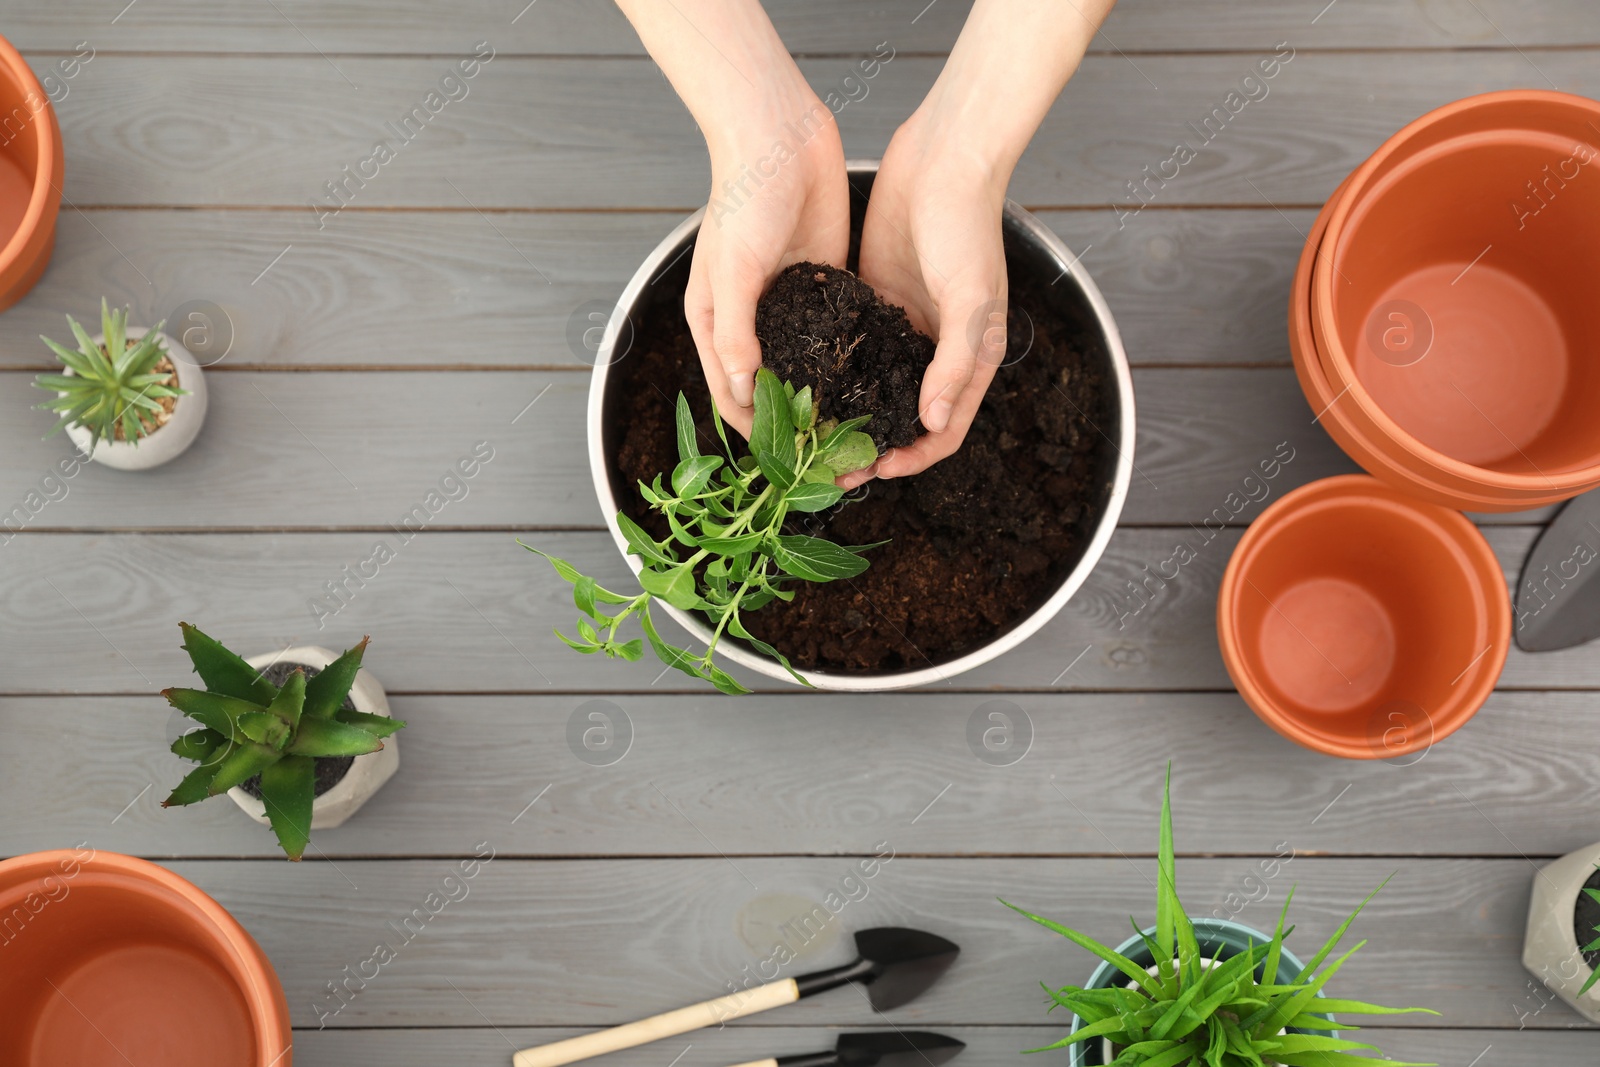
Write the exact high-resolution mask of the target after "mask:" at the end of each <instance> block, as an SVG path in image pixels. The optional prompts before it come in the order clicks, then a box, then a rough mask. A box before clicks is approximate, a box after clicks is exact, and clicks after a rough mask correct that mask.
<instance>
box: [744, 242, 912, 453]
mask: <svg viewBox="0 0 1600 1067" xmlns="http://www.w3.org/2000/svg"><path fill="white" fill-rule="evenodd" d="M756 337H757V339H759V340H760V342H761V363H762V366H764V367H766V368H768V369H769V370H771V371H772V372H773V373H774V374H776V375H777V376H778V377H779V378H781V379H782V380H783V381H786V382H792V383H793V384H794V387H795V388H796V389H800V388H803V387H805V386H810V387H811V395H812V396H813V398H815V400H816V402H817V411H818V414H819V415H820V416H821V417H822V418H823V419H837V420H839V421H841V422H842V421H844V420H845V419H850V418H855V417H856V416H858V415H871V416H872V421H871V422H870V423H868V424H867V425H866V426H865V427H864V430H863V432H865V433H866V434H867V435H868V436H870V437H871V438H872V441H873V443H874V444H876V445H877V446H878V451H879V452H880V453H882V452H883V451H885V450H886V449H889V448H901V447H904V446H905V445H909V444H911V443H912V442H913V441H915V440H916V439H917V438H918V437H920V436H921V435H922V434H923V433H924V432H925V431H924V430H923V427H922V423H921V422H920V421H919V420H918V418H917V401H918V398H919V396H920V394H921V392H922V375H923V372H924V371H925V370H926V369H927V366H928V364H929V363H930V362H931V361H932V360H933V348H934V344H933V338H931V337H929V336H928V335H927V334H924V333H921V332H919V331H917V330H916V329H914V328H913V327H912V325H911V322H910V320H909V319H907V318H906V313H905V312H904V311H903V310H901V309H900V308H898V307H895V306H894V305H893V304H888V303H885V302H884V301H883V300H882V299H880V298H879V296H878V294H877V291H876V290H874V289H873V288H872V286H870V285H868V284H867V283H866V282H864V281H862V280H861V279H860V278H857V277H856V276H855V275H854V274H851V273H850V272H849V271H847V270H840V269H839V268H837V267H829V266H825V265H823V264H819V263H796V264H795V265H794V266H792V267H789V268H788V269H787V270H785V271H784V272H783V273H781V274H779V275H778V276H777V277H776V278H774V279H773V280H772V284H771V285H770V286H768V287H767V291H766V292H765V293H763V294H762V296H761V301H760V302H759V303H758V304H757V305H756Z"/></svg>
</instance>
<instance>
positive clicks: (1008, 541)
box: [617, 264, 1111, 673]
mask: <svg viewBox="0 0 1600 1067" xmlns="http://www.w3.org/2000/svg"><path fill="white" fill-rule="evenodd" d="M1010 276H1011V278H1012V287H1011V292H1010V301H1009V302H1010V311H1009V316H1008V322H1007V338H1008V352H1007V357H1006V362H1005V365H1003V366H1002V367H1001V368H1000V369H999V371H998V372H997V374H996V375H995V380H994V383H993V384H992V385H991V386H990V388H989V391H988V394H987V395H986V397H985V400H984V402H983V405H982V407H981V408H980V409H979V411H978V415H977V417H976V419H975V420H974V422H973V425H972V429H971V431H970V432H969V433H968V435H967V439H966V443H965V444H964V445H963V446H962V448H961V449H960V450H959V451H958V452H957V453H956V454H955V455H954V456H951V457H950V458H948V459H946V460H944V461H942V462H940V463H938V464H935V465H934V466H933V467H931V468H929V469H928V470H927V471H925V472H923V473H922V474H920V475H917V476H915V477H911V478H897V479H892V480H888V481H872V482H868V483H867V484H866V485H865V486H863V487H861V488H860V489H857V490H855V491H854V492H852V493H851V494H850V497H851V498H854V499H853V502H851V503H848V504H841V505H840V506H838V507H836V508H835V509H833V510H832V511H829V512H825V513H821V514H817V515H810V516H797V517H796V521H795V526H794V529H795V531H796V532H805V533H811V534H813V535H815V536H820V537H826V538H828V539H830V540H833V541H837V542H839V543H841V544H867V543H871V542H874V541H881V540H885V539H888V540H889V541H890V543H889V544H887V545H884V546H883V547H881V548H876V549H873V550H872V551H871V552H870V553H868V556H869V558H870V559H871V566H870V567H869V568H868V569H867V571H866V572H865V573H863V574H861V575H860V576H858V577H856V578H854V579H851V580H848V581H838V582H830V583H827V584H820V585H819V584H810V583H800V584H799V585H798V586H797V587H796V596H795V599H794V600H793V601H792V602H789V603H784V602H781V601H776V602H773V603H772V604H769V605H768V606H767V607H765V608H763V609H761V610H760V611H759V612H752V613H751V614H749V615H747V616H746V617H745V619H744V622H745V625H746V626H747V627H748V628H749V629H750V631H751V632H752V633H754V634H755V635H756V636H757V637H759V638H761V639H763V640H765V641H767V642H769V643H770V644H772V645H773V646H774V647H776V648H778V649H779V650H780V651H782V652H783V653H784V654H785V655H787V656H788V657H789V658H790V660H791V661H792V662H793V663H794V664H795V665H796V666H798V667H802V668H812V669H823V670H831V671H841V672H851V673H868V672H890V671H896V670H906V669H916V668H920V667H927V666H930V665H934V664H938V663H942V662H948V661H949V660H951V659H953V658H955V657H956V656H959V655H961V654H963V653H965V652H968V651H971V650H973V649H975V648H977V647H979V646H981V645H982V644H984V643H986V642H987V641H989V640H991V639H993V638H994V637H995V636H996V635H998V634H1000V633H1002V632H1004V631H1005V630H1007V629H1009V628H1010V627H1011V626H1012V625H1014V624H1015V623H1017V622H1018V621H1020V620H1021V619H1022V618H1024V617H1025V616H1026V615H1028V614H1029V613H1030V612H1032V611H1033V610H1034V609H1035V608H1036V607H1038V606H1039V605H1040V604H1041V603H1042V602H1043V601H1044V600H1046V599H1047V598H1048V597H1049V596H1050V594H1051V593H1053V592H1054V591H1055V589H1056V588H1057V587H1058V586H1059V584H1060V582H1061V581H1062V580H1063V579H1064V578H1065V577H1066V575H1067V574H1068V573H1069V572H1070V571H1071V569H1072V567H1073V565H1074V564H1075V563H1076V562H1077V560H1078V558H1079V557H1080V555H1081V552H1082V549H1083V546H1084V545H1085V543H1086V542H1087V541H1088V539H1089V537H1090V536H1091V533H1092V531H1091V529H1090V523H1091V522H1092V520H1093V518H1094V516H1095V514H1096V513H1097V506H1098V505H1099V503H1100V501H1102V500H1104V499H1105V496H1106V487H1107V483H1108V481H1109V478H1110V473H1109V471H1110V469H1111V464H1110V462H1108V459H1107V455H1106V453H1107V452H1108V451H1110V449H1111V446H1110V444H1109V442H1108V441H1107V439H1106V438H1105V437H1104V436H1103V435H1102V434H1101V433H1100V431H1099V429H1097V427H1099V426H1104V425H1105V419H1106V410H1107V407H1108V402H1107V393H1108V388H1107V383H1106V382H1105V381H1104V380H1103V377H1102V374H1101V371H1100V367H1101V366H1103V365H1104V363H1103V358H1104V357H1103V355H1101V354H1100V353H1102V351H1103V348H1102V342H1101V340H1100V338H1099V336H1098V333H1097V332H1096V330H1095V326H1094V322H1093V319H1092V318H1090V317H1085V318H1084V320H1083V321H1077V319H1076V317H1074V316H1070V315H1069V314H1067V313H1063V312H1061V311H1059V310H1057V305H1055V304H1054V303H1052V301H1051V300H1050V299H1049V298H1048V295H1047V293H1046V291H1045V287H1044V285H1043V284H1042V283H1039V282H1034V281H1031V280H1030V278H1029V276H1028V274H1027V272H1026V271H1025V270H1023V269H1021V268H1019V267H1018V265H1016V264H1013V265H1012V268H1011V271H1010ZM800 282H801V283H804V282H805V279H804V278H801V279H800ZM813 284H816V285H818V286H819V288H821V287H822V286H823V284H824V283H815V282H814V275H813ZM833 284H834V283H833V282H832V281H829V282H828V283H827V288H826V293H827V300H828V301H829V302H832V301H833V300H834V299H835V298H834V293H835V292H836V290H835V289H834V288H833ZM844 299H845V300H846V304H845V307H846V308H847V309H853V308H855V307H858V306H860V305H858V304H854V303H852V301H854V300H856V299H857V298H855V297H853V296H851V294H850V290H849V288H848V287H846V291H845V296H844ZM682 305H683V299H682V289H681V287H679V286H673V285H657V286H656V288H655V296H654V297H653V300H652V303H651V306H650V308H649V310H648V311H647V312H646V314H645V316H644V318H643V321H642V323H641V324H640V326H639V331H638V335H637V337H636V339H635V341H634V344H633V353H632V354H630V355H629V356H628V358H627V359H626V360H625V361H624V362H622V363H621V364H620V365H619V366H618V368H617V373H619V375H620V376H621V377H622V378H623V380H624V383H625V385H626V389H625V392H624V394H623V398H622V404H621V406H620V410H619V412H618V415H619V421H620V423H621V425H622V426H623V427H624V428H625V429H624V432H623V436H622V439H621V441H620V443H619V447H618V452H617V462H618V465H619V467H620V469H621V471H622V473H623V475H624V476H625V477H626V479H627V482H628V485H630V486H631V485H633V484H635V483H636V482H637V481H639V480H643V481H646V482H648V481H650V480H651V479H652V478H654V477H655V475H656V474H658V473H662V472H670V471H671V470H672V468H673V466H674V465H675V463H676V462H677V450H676V439H675V436H674V424H673V401H674V400H675V398H676V396H677V394H678V393H679V392H680V391H681V392H683V393H684V394H685V395H686V396H687V397H688V398H689V403H690V406H691V408H692V409H693V411H694V412H695V413H696V416H697V417H698V418H699V420H700V431H701V439H702V442H703V445H702V447H704V448H707V449H710V448H712V447H713V445H712V442H715V441H716V435H715V431H714V430H713V428H712V425H711V416H710V411H711V399H710V396H709V394H708V393H707V391H706V387H705V381H704V379H703V378H702V377H701V371H700V362H699V358H698V356H697V355H696V351H695V346H694V340H693V338H692V337H691V336H690V333H689V327H688V323H687V322H686V321H685V319H684V316H683V306H682ZM834 306H837V305H834ZM869 314H871V313H870V312H868V311H867V310H866V309H865V308H863V309H862V310H861V313H860V316H859V318H861V319H864V318H866V317H867V316H868V315H869ZM835 317H836V319H837V317H838V315H837V312H835ZM821 325H824V326H825V325H827V323H826V322H824V323H822V324H821ZM768 328H769V329H771V328H772V327H771V326H769V327H768ZM814 328H815V324H814ZM847 330H848V327H847V328H846V332H847ZM839 335H840V334H839V332H838V331H837V330H836V331H835V336H839ZM812 336H813V337H822V336H824V335H819V334H812ZM851 336H852V337H853V336H854V335H851ZM763 341H764V342H766V343H769V344H770V343H775V342H776V341H777V338H776V337H775V336H772V335H771V334H770V333H769V334H767V335H763ZM791 341H792V338H791ZM833 343H834V342H833V341H831V340H826V339H825V344H824V348H830V347H831V346H832V345H833ZM864 343H865V342H863V344H864ZM806 344H807V345H808V346H809V342H806ZM791 347H792V346H791ZM808 351H809V348H808ZM897 351H898V352H899V355H898V357H897V358H898V359H899V360H900V361H902V363H901V366H900V367H899V368H898V369H893V368H891V369H889V370H888V371H880V372H879V385H880V389H881V388H882V386H883V385H885V384H887V386H888V391H887V394H886V395H887V399H888V400H889V402H890V403H891V405H892V404H893V403H894V402H895V398H896V397H897V396H899V395H900V394H901V393H902V391H903V390H908V391H907V392H906V393H905V395H909V397H910V398H911V403H912V404H913V414H914V405H915V402H916V397H917V396H918V392H919V390H920V387H921V380H922V369H923V365H925V364H916V365H913V364H912V361H913V360H915V359H918V358H921V352H922V349H921V348H920V346H918V345H916V344H913V343H909V342H908V343H907V344H905V345H904V346H901V347H899V348H898V349H897ZM777 358H782V356H781V354H780V355H779V356H778V357H777ZM775 361H776V360H775ZM901 383H914V384H907V385H902V384H901ZM884 395H885V394H883V393H882V392H880V399H881V398H882V397H883V396H884ZM892 410H893V409H892ZM863 413H865V412H863ZM877 421H878V420H876V419H875V420H874V423H876V422H877ZM889 421H890V422H891V423H892V426H891V427H885V428H881V429H882V432H884V433H885V435H886V437H887V435H888V434H890V433H893V432H895V431H896V430H899V429H901V428H903V423H902V422H900V421H896V420H893V419H891V420H889ZM874 429H875V427H874V426H869V427H868V431H869V432H872V431H873V430H874ZM622 500H623V507H624V509H625V510H626V511H627V512H628V514H629V515H630V516H631V517H632V518H633V519H634V520H635V521H637V522H639V523H640V524H641V525H643V526H644V527H645V528H646V529H647V530H650V531H651V532H652V533H653V535H654V536H656V537H663V538H664V537H666V536H667V535H668V532H669V531H668V529H667V526H666V523H665V520H664V519H663V518H662V517H661V516H659V515H657V514H655V513H654V512H652V511H650V509H649V507H648V506H647V505H646V504H645V503H644V502H643V501H642V500H640V499H639V497H638V495H637V493H633V492H628V493H624V494H622ZM802 519H803V520H804V521H801V520H802Z"/></svg>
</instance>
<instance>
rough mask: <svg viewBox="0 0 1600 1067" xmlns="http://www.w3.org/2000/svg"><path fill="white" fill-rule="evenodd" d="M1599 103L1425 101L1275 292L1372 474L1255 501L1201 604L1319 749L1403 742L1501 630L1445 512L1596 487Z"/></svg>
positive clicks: (1506, 634) (1480, 694)
mask: <svg viewBox="0 0 1600 1067" xmlns="http://www.w3.org/2000/svg"><path fill="white" fill-rule="evenodd" d="M1596 145H1600V104H1597V103H1596V102H1594V101H1592V100H1586V99H1584V98H1582V97H1576V96H1569V95H1566V94H1563V93H1552V92H1540V91H1531V90H1530V91H1522V90H1519V91H1512V92H1499V93H1489V94H1485V95H1483V96H1475V97H1470V98H1468V99H1466V100H1461V101H1457V102H1456V103H1453V104H1450V105H1448V106H1446V107H1442V108H1440V109H1439V110H1437V111H1434V112H1432V113H1430V114H1428V115H1425V116H1423V117H1422V118H1420V119H1418V120H1417V121H1416V122H1413V123H1412V124H1411V125H1409V126H1407V127H1406V128H1404V129H1403V130H1401V131H1400V132H1399V133H1397V134H1395V135H1394V136H1393V137H1391V138H1390V139H1389V140H1388V141H1387V142H1386V143H1385V144H1384V145H1383V146H1382V147H1381V148H1379V150H1378V151H1377V152H1376V153H1374V154H1373V156H1372V157H1371V158H1370V159H1368V160H1367V161H1366V162H1365V163H1364V164H1362V165H1361V167H1360V168H1358V169H1357V170H1356V171H1355V173H1353V174H1351V175H1350V177H1349V178H1347V179H1346V180H1345V181H1344V183H1343V184H1342V185H1341V186H1340V187H1339V189H1338V191H1337V192H1335V193H1334V195H1333V197H1332V199H1330V200H1329V201H1328V203H1327V204H1326V206H1324V208H1323V209H1322V212H1321V214H1320V215H1319V216H1318V217H1317V220H1316V224H1315V226H1314V227H1313V229H1312V231H1311V234H1310V237H1309V239H1308V240H1307V242H1306V246H1305V250H1304V252H1303V253H1302V254H1301V257H1300V264H1299V269H1298V270H1297V272H1296V274H1295V279H1294V289H1293V293H1292V295H1291V297H1290V308H1289V334H1290V346H1291V349H1292V351H1293V354H1294V364H1295V372H1296V374H1297V375H1298V376H1299V378H1300V385H1301V388H1303V389H1304V390H1305V394H1306V398H1307V400H1308V401H1309V402H1310V404H1311V408H1312V410H1313V411H1314V412H1315V413H1316V419H1317V421H1318V422H1320V423H1321V424H1322V426H1323V427H1325V428H1326V429H1327V431H1328V433H1329V434H1330V435H1331V436H1332V437H1333V439H1334V440H1335V441H1336V442H1338V444H1339V445H1340V446H1341V447H1342V448H1343V449H1344V450H1345V451H1346V452H1347V453H1349V455H1350V456H1351V458H1353V459H1354V460H1355V461H1356V462H1357V463H1359V464H1361V466H1362V467H1364V468H1366V470H1367V471H1368V472H1369V473H1370V474H1371V475H1372V476H1373V477H1372V478H1366V477H1353V476H1352V477H1345V478H1333V479H1327V480H1326V481H1323V482H1318V483H1314V484H1313V485H1308V486H1305V487H1303V488H1301V489H1299V490H1296V491H1295V492H1293V493H1290V494H1288V495H1287V496H1285V497H1284V498H1283V499H1281V500H1280V501H1278V503H1276V504H1275V505H1273V506H1272V507H1270V508H1268V509H1267V511H1266V512H1264V513H1263V514H1262V515H1261V517H1260V518H1259V519H1257V520H1256V522H1255V523H1253V524H1252V525H1251V527H1250V529H1249V530H1248V531H1247V532H1246V534H1245V536H1244V538H1243V539H1242V540H1241V541H1240V543H1239V546H1238V548H1237V550H1236V551H1235V553H1234V557H1233V559H1232V560H1231V561H1230V562H1229V565H1228V570H1227V573H1226V574H1225V576H1224V578H1223V583H1222V590H1221V594H1220V596H1219V598H1218V608H1217V624H1218V634H1219V638H1220V643H1221V646H1222V654H1223V660H1224V662H1225V663H1226V665H1227V667H1228V672H1229V674H1230V675H1231V676H1232V677H1233V680H1234V682H1235V684H1236V685H1237V686H1238V688H1239V692H1240V694H1241V695H1242V696H1243V697H1244V699H1245V701H1246V702H1247V703H1248V704H1249V705H1250V707H1251V708H1252V709H1253V710H1254V711H1255V712H1256V713H1257V714H1258V715H1259V716H1260V717H1261V718H1262V719H1263V720H1264V721H1265V722H1267V723H1268V724H1269V725H1270V726H1272V727H1273V728H1274V729H1275V730H1277V731H1278V732H1280V733H1282V734H1284V735H1285V736H1286V737H1289V738H1290V739H1292V740H1294V741H1297V742H1299V743H1300V744H1303V745H1306V746H1307V747H1310V748H1314V749H1317V750H1318V751H1322V752H1326V753H1328V754H1330V755H1338V756H1345V757H1349V758H1367V759H1372V758H1391V759H1393V758H1401V759H1404V760H1415V759H1420V758H1421V757H1422V755H1423V754H1425V753H1426V751H1427V750H1428V748H1429V747H1430V746H1431V745H1432V744H1434V743H1435V742H1436V741H1438V740H1440V739H1441V738H1443V737H1445V736H1446V735H1448V734H1449V733H1451V732H1453V731H1454V730H1456V729H1457V728H1459V727H1460V726H1461V725H1462V724H1463V723H1465V722H1466V721H1467V720H1468V719H1470V718H1471V717H1472V715H1473V714H1474V713H1476V711H1477V710H1478V708H1479V707H1480V706H1481V705H1482V704H1483V702H1484V700H1485V699H1487V697H1488V695H1489V693H1490V692H1492V690H1493V688H1494V685H1495V682H1496V681H1497V680H1498V678H1499V675H1500V671H1501V669H1502V667H1503V666H1504V663H1505V658H1506V654H1507V652H1508V651H1509V647H1510V632H1511V620H1510V601H1509V598H1508V596H1507V592H1506V585H1505V580H1504V577H1503V574H1502V572H1501V570H1500V567H1499V564H1498V561H1497V560H1496V558H1495V555H1494V552H1493V551H1492V549H1491V548H1490V546H1489V545H1488V543H1487V542H1486V541H1485V540H1484V539H1483V536H1482V535H1481V534H1480V533H1479V532H1478V531H1477V530H1476V529H1475V528H1474V527H1473V526H1472V525H1471V523H1469V522H1468V521H1467V520H1466V519H1465V517H1463V516H1462V515H1461V514H1460V511H1458V510H1452V509H1460V510H1464V511H1519V510H1524V509H1527V508H1534V507H1539V506H1542V505H1545V504H1552V503H1555V502H1557V501H1562V500H1566V499H1568V498H1570V497H1573V496H1576V495H1577V494H1579V493H1582V492H1585V491H1587V490H1589V489H1593V488H1595V487H1597V486H1600V418H1597V417H1596V412H1597V411H1600V360H1597V359H1594V358H1592V357H1591V353H1595V352H1596V351H1597V350H1600V299H1597V297H1600V148H1596V147H1595V146H1596Z"/></svg>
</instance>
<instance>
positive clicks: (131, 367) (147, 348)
mask: <svg viewBox="0 0 1600 1067" xmlns="http://www.w3.org/2000/svg"><path fill="white" fill-rule="evenodd" d="M67 325H69V326H71V327H72V334H73V336H74V337H76V338H77V340H78V350H77V351H76V352H74V351H73V350H72V349H70V348H68V347H66V346H65V345H59V344H57V343H56V342H54V341H52V340H50V338H48V337H43V336H41V337H40V338H39V339H40V340H41V341H43V342H44V343H45V344H47V345H49V346H50V350H51V351H52V352H54V353H55V354H56V355H57V356H58V357H59V358H60V360H61V363H62V365H63V366H65V367H66V368H68V369H69V370H71V371H72V373H71V374H41V375H39V376H38V377H37V378H35V379H34V383H33V384H34V385H36V386H37V387H39V388H40V389H45V390H48V391H49V392H52V393H55V394H57V395H56V396H55V397H54V398H53V399H51V400H47V401H45V402H44V403H42V404H39V405H38V407H39V408H41V409H42V410H45V411H54V412H57V413H58V414H60V416H61V419H60V421H59V422H57V423H56V424H55V426H54V427H52V428H51V430H50V433H52V434H53V433H56V432H57V431H59V430H61V429H63V428H65V427H66V426H68V425H71V424H73V423H76V424H77V425H79V426H82V427H83V428H84V429H85V430H88V431H89V437H90V441H89V447H90V448H91V449H93V448H94V447H95V446H96V445H98V444H99V443H100V442H101V441H114V440H116V438H117V433H118V431H119V430H120V431H121V434H122V439H123V440H124V441H127V442H128V443H129V444H133V445H137V444H138V443H139V439H140V438H142V437H144V436H145V435H147V434H150V433H153V432H154V431H155V430H157V429H158V428H159V427H160V426H161V422H162V420H163V417H164V415H165V411H164V408H163V406H162V404H161V401H163V400H170V399H173V398H176V397H180V396H184V395H185V390H183V389H179V388H178V387H177V386H176V385H173V384H169V382H174V381H176V377H175V376H174V375H173V374H172V373H171V372H163V371H158V370H156V369H155V368H156V364H158V363H160V362H161V361H162V359H164V358H166V356H167V354H168V353H167V351H166V350H165V349H163V348H162V347H161V345H160V343H159V336H160V331H161V327H162V325H163V324H162V323H157V324H156V325H155V327H154V328H153V329H151V330H149V331H147V332H146V333H145V335H144V336H143V337H141V338H140V339H139V340H137V341H134V342H132V343H130V342H129V340H128V309H127V308H118V309H117V310H115V311H113V310H111V308H109V307H108V306H107V305H106V301H105V298H104V297H101V298H100V326H101V332H102V333H104V334H105V345H104V346H101V345H97V344H95V343H94V340H93V339H92V338H91V337H90V336H89V334H88V331H86V330H85V329H84V328H83V327H82V326H80V325H78V322H77V320H76V319H74V318H73V317H72V316H71V315H68V316H67ZM46 436H49V434H47V435H46Z"/></svg>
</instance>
